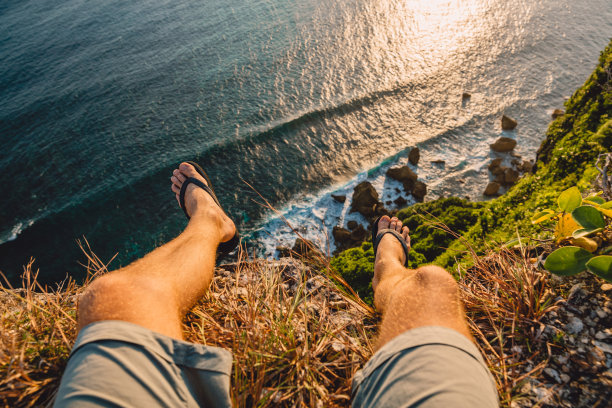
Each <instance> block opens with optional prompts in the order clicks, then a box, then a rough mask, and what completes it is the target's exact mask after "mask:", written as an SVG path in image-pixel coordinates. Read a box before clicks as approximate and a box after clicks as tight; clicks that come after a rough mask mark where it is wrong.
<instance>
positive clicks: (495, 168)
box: [489, 158, 505, 176]
mask: <svg viewBox="0 0 612 408" xmlns="http://www.w3.org/2000/svg"><path fill="white" fill-rule="evenodd" d="M502 161H503V159H501V158H497V159H493V160H492V161H491V163H489V171H490V172H491V173H492V174H493V175H494V176H498V175H500V174H503V173H504V169H505V167H503V166H502V165H501V163H502Z"/></svg>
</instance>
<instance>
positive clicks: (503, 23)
mask: <svg viewBox="0 0 612 408" xmlns="http://www.w3.org/2000/svg"><path fill="white" fill-rule="evenodd" d="M610 33H612V5H611V4H610V2H609V0H581V1H570V0H557V1H549V0H539V1H538V0H529V1H520V0H519V1H512V2H510V1H501V0H497V1H495V0H456V1H450V0H449V1H441V0H428V1H403V2H400V1H366V0H360V1H345V2H332V1H324V0H312V1H309V2H297V1H286V2H275V1H239V2H233V1H229V2H228V1H224V2H219V1H207V2H193V1H181V0H178V1H172V2H170V1H152V0H151V1H132V2H120V1H107V2H96V3H91V2H85V1H78V0H66V1H57V0H36V1H33V0H32V1H15V0H5V1H3V2H2V4H0V61H2V62H1V64H0V142H1V144H2V150H1V153H0V182H1V185H2V186H3V192H4V194H3V198H2V200H0V242H1V244H0V270H2V271H3V272H4V273H5V274H7V275H8V276H9V277H11V278H12V279H14V278H16V277H17V276H18V275H19V273H20V271H21V265H23V264H25V263H26V262H27V261H28V259H29V258H30V257H31V256H33V257H35V258H36V259H37V261H38V262H37V265H38V266H39V267H40V270H41V276H42V277H43V279H45V280H47V281H53V280H57V279H60V278H63V277H64V276H66V274H67V273H68V274H72V275H74V276H77V277H80V276H82V268H81V267H80V266H79V265H78V262H79V261H81V262H82V261H83V260H84V257H83V256H82V255H81V254H80V251H79V249H78V247H77V245H76V243H75V240H76V239H78V238H82V237H83V236H85V237H86V238H87V239H88V240H89V243H90V244H91V247H92V248H93V249H94V251H95V252H96V253H97V254H98V255H99V256H100V257H101V258H102V259H103V260H106V261H108V260H110V259H111V257H112V256H113V255H114V254H115V253H117V254H118V256H117V258H115V260H114V261H113V264H112V266H113V267H116V266H119V265H124V264H126V263H127V262H129V261H131V260H133V259H134V258H135V257H138V256H141V255H142V254H144V253H146V252H147V251H149V250H151V249H152V248H154V247H155V246H157V245H159V244H161V243H163V242H165V241H167V240H168V239H170V238H172V237H173V236H175V235H176V234H178V233H179V232H180V230H181V229H182V228H183V227H184V225H185V220H184V217H183V215H182V212H181V211H180V209H178V208H177V206H176V202H175V201H174V198H173V196H172V194H171V192H170V189H169V180H168V178H169V177H170V173H171V171H172V169H173V168H174V166H176V164H177V163H179V162H180V161H182V160H187V159H195V160H198V161H199V162H201V163H202V164H203V165H204V166H205V167H206V169H207V171H209V173H210V175H211V177H212V178H213V180H214V181H215V187H216V189H217V191H218V192H219V196H220V199H221V201H222V203H223V204H224V206H225V207H226V209H227V211H228V212H229V213H231V214H232V215H233V216H234V218H236V220H237V221H238V223H239V224H240V227H241V229H242V230H243V231H244V232H245V234H246V235H247V236H251V237H256V238H257V240H258V242H260V243H263V244H264V245H263V250H264V252H265V253H267V254H271V249H272V248H273V247H274V246H275V245H276V244H279V243H281V244H282V243H285V242H289V241H291V240H293V239H295V236H293V235H291V234H289V233H288V232H287V230H286V228H284V227H283V226H282V225H281V224H280V223H279V222H278V220H276V219H275V217H274V215H273V214H271V213H270V212H269V211H267V210H265V209H264V208H262V207H261V206H260V205H259V204H257V203H256V202H254V200H258V196H257V194H256V193H255V192H254V191H252V190H251V189H250V188H249V187H248V186H247V185H246V184H245V183H244V181H246V182H248V183H249V184H251V185H252V186H253V187H254V188H255V189H256V190H257V191H258V192H259V193H261V194H262V195H263V196H264V197H266V198H267V199H268V200H270V202H272V203H273V204H274V205H275V206H277V207H278V208H279V209H280V210H281V211H282V212H283V214H285V215H286V216H287V217H289V218H290V219H291V221H292V222H295V223H299V224H300V225H306V226H307V231H306V232H308V233H309V234H310V235H311V236H314V237H317V236H319V237H324V235H325V233H326V231H327V230H328V229H329V228H331V226H332V225H333V224H334V223H336V222H339V220H344V212H343V211H345V210H344V209H342V208H331V206H332V204H330V202H329V200H328V199H327V198H326V197H328V193H330V192H332V191H335V190H338V191H350V186H351V185H352V184H354V183H355V182H356V181H357V180H359V179H360V178H363V177H364V172H366V171H367V170H371V169H376V168H377V166H379V164H380V163H381V162H383V161H384V160H385V159H387V158H389V157H392V156H394V155H395V154H397V153H398V152H400V151H403V150H404V149H406V148H407V147H409V146H413V145H417V144H418V145H419V146H421V148H422V150H423V154H424V157H425V160H424V161H423V165H422V168H420V169H419V176H420V177H422V178H423V179H424V180H426V181H427V182H428V184H430V186H431V188H430V195H429V196H430V197H431V198H433V197H436V196H440V195H448V194H460V195H467V196H470V197H472V198H474V199H478V198H480V192H481V191H482V188H483V187H484V184H486V171H484V173H483V168H484V166H485V165H486V162H487V159H488V154H489V152H488V143H489V142H490V140H492V139H495V138H496V137H497V136H498V135H499V134H500V129H499V124H498V121H499V117H500V115H501V114H502V112H506V113H508V114H509V115H511V116H514V117H516V118H517V119H518V120H519V123H520V125H519V128H518V131H517V133H516V137H517V139H519V147H518V149H517V150H518V153H520V154H522V155H523V156H524V157H526V158H527V157H530V156H532V155H533V153H534V152H535V150H536V149H537V146H538V145H539V143H540V141H541V138H542V135H543V132H544V130H545V129H546V126H547V124H548V121H549V118H550V112H551V111H552V109H554V108H557V107H561V105H562V103H563V101H564V99H565V98H566V97H567V96H569V95H570V94H571V92H573V90H574V89H575V88H576V87H578V86H579V85H580V84H581V83H582V82H583V81H584V80H585V79H586V77H587V75H588V74H589V73H590V72H591V71H592V69H593V67H594V65H595V61H596V59H597V57H598V55H599V51H600V50H601V49H603V47H605V45H606V44H607V42H608V40H609V37H610ZM464 91H468V92H470V93H471V94H472V98H471V100H470V102H469V104H467V105H465V104H462V102H461V93H462V92H464ZM436 158H443V159H445V160H446V161H447V164H446V165H445V166H443V168H440V166H433V165H426V163H427V159H436ZM422 160H423V159H422ZM383 170H384V169H383ZM381 171H382V170H381ZM243 180H244V181H243ZM457 180H462V182H461V183H459V182H457ZM260 247H261V245H260Z"/></svg>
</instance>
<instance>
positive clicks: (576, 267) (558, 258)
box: [544, 246, 593, 276]
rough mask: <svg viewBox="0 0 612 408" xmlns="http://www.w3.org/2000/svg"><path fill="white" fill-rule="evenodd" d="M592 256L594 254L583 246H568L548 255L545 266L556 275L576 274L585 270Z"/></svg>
mask: <svg viewBox="0 0 612 408" xmlns="http://www.w3.org/2000/svg"><path fill="white" fill-rule="evenodd" d="M592 257H593V255H591V254H590V253H589V252H588V251H585V250H584V249H582V248H578V247H575V246H566V247H562V248H559V249H557V250H556V251H554V252H553V253H552V254H550V255H548V257H547V258H546V261H545V262H544V268H546V269H547V270H548V271H550V272H552V273H554V274H556V275H564V276H567V275H574V274H577V273H579V272H582V271H584V270H585V268H586V266H585V265H586V263H587V262H588V261H589V259H591V258H592Z"/></svg>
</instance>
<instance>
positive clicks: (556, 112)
mask: <svg viewBox="0 0 612 408" xmlns="http://www.w3.org/2000/svg"><path fill="white" fill-rule="evenodd" d="M563 115H565V111H564V110H563V109H555V110H554V111H553V113H552V115H550V116H552V118H553V120H555V119H557V118H558V117H559V116H563Z"/></svg>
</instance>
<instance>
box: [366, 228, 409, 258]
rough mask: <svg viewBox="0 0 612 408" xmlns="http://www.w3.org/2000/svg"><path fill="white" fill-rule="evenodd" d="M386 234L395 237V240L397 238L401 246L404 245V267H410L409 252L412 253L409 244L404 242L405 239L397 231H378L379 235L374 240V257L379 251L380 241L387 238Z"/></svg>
mask: <svg viewBox="0 0 612 408" xmlns="http://www.w3.org/2000/svg"><path fill="white" fill-rule="evenodd" d="M385 234H391V235H393V236H394V237H395V238H397V240H398V241H399V242H400V244H402V248H403V249H404V266H405V267H408V252H410V249H409V248H408V244H406V240H404V237H403V236H402V235H401V234H400V233H399V232H397V231H396V230H393V229H383V230H380V231H378V233H377V234H376V239H375V240H374V243H373V244H374V255H376V252H377V250H378V244H379V243H380V240H381V239H382V238H383V237H384V236H385Z"/></svg>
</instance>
